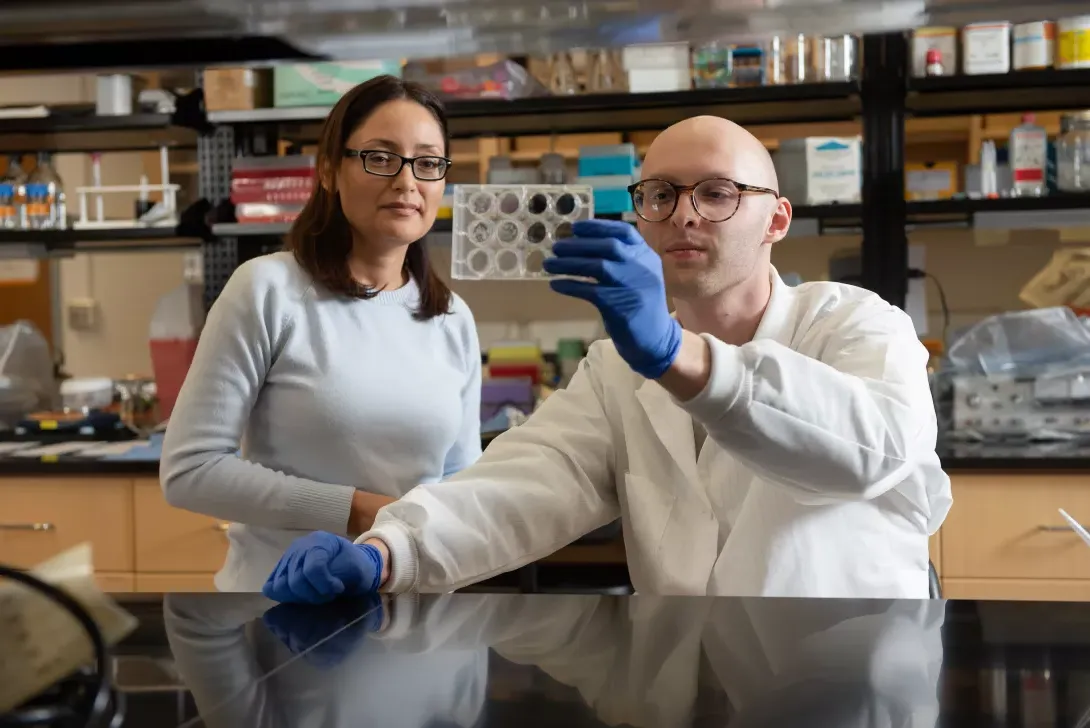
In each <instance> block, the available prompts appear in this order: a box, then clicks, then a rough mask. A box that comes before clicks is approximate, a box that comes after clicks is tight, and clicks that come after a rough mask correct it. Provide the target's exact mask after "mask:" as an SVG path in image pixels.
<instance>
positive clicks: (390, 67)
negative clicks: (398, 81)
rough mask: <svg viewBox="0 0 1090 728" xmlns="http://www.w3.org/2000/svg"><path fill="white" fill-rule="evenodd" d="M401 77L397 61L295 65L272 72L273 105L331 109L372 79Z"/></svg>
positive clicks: (399, 65)
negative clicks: (344, 96)
mask: <svg viewBox="0 0 1090 728" xmlns="http://www.w3.org/2000/svg"><path fill="white" fill-rule="evenodd" d="M386 74H389V75H391V76H401V63H400V62H399V61H343V62H340V63H296V64H292V65H285V66H276V67H275V68H274V69H273V106H332V105H333V104H335V103H337V101H339V100H340V98H341V96H343V95H344V94H345V93H346V92H347V91H348V90H349V89H351V88H352V87H353V86H356V85H357V84H361V83H363V82H364V81H368V80H370V79H372V78H374V77H375V76H382V75H386Z"/></svg>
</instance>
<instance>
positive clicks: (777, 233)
mask: <svg viewBox="0 0 1090 728" xmlns="http://www.w3.org/2000/svg"><path fill="white" fill-rule="evenodd" d="M791 213H792V210H791V203H790V202H788V200H787V198H786V197H781V198H779V199H778V200H776V209H775V211H773V213H772V219H771V220H769V223H768V230H767V231H766V232H765V242H766V243H778V242H780V241H781V240H783V239H784V238H786V237H787V231H788V229H789V228H790V227H791Z"/></svg>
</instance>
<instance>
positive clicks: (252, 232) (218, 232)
mask: <svg viewBox="0 0 1090 728" xmlns="http://www.w3.org/2000/svg"><path fill="white" fill-rule="evenodd" d="M290 229H291V223H290V222H220V223H216V224H215V225H213V226H212V235H214V236H215V237H217V238H244V237H255V236H262V235H264V236H279V235H285V234H287V232H288V230H290ZM450 231H451V220H450V219H449V218H448V219H445V220H436V221H435V225H433V226H432V229H431V232H432V233H449V232H450Z"/></svg>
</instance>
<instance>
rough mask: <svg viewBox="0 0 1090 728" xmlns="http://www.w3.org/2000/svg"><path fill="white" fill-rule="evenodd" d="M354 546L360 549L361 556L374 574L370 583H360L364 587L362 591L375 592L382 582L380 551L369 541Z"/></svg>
mask: <svg viewBox="0 0 1090 728" xmlns="http://www.w3.org/2000/svg"><path fill="white" fill-rule="evenodd" d="M356 548H358V549H359V550H360V553H361V554H362V555H363V558H364V559H365V560H366V561H367V562H368V563H369V564H370V565H371V566H372V567H373V568H372V573H373V574H374V577H373V578H372V579H371V583H370V584H363V585H362V586H363V587H364V588H363V590H362V591H363V592H364V593H367V594H375V593H377V592H378V588H379V586H380V585H381V584H382V553H381V552H380V551H379V550H378V549H377V548H375V547H374V546H372V545H371V544H369V543H368V544H359V545H357V546H356Z"/></svg>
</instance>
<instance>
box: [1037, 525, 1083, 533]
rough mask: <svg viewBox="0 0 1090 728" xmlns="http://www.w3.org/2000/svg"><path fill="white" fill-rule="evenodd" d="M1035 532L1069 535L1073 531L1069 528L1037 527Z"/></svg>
mask: <svg viewBox="0 0 1090 728" xmlns="http://www.w3.org/2000/svg"><path fill="white" fill-rule="evenodd" d="M1037 530H1038V531H1048V532H1049V533H1071V532H1072V531H1073V530H1074V529H1073V528H1071V526H1038V527H1037Z"/></svg>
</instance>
